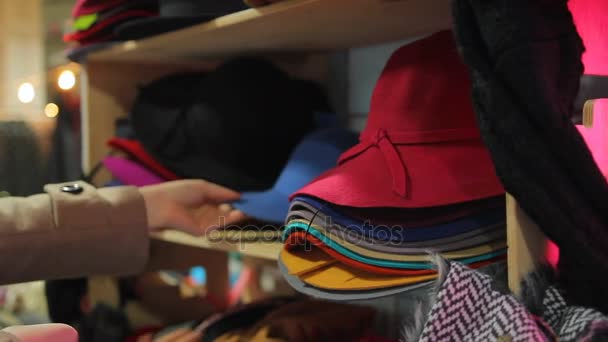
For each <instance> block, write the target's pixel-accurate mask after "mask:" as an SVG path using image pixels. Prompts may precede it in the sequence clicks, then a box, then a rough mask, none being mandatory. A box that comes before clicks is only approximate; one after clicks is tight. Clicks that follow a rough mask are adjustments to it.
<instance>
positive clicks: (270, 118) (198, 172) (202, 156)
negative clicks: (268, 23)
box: [131, 57, 330, 192]
mask: <svg viewBox="0 0 608 342" xmlns="http://www.w3.org/2000/svg"><path fill="white" fill-rule="evenodd" d="M296 84H297V82H296V81H295V80H294V79H293V78H291V77H290V76H289V75H287V74H286V73H285V72H283V71H282V70H281V69H279V68H278V67H276V66H275V65H273V64H272V63H270V62H268V61H266V60H263V59H258V58H253V57H242V58H237V59H233V60H229V61H227V62H225V63H223V64H221V65H220V66H219V67H218V68H216V69H214V70H212V71H210V72H208V73H185V74H173V75H169V76H166V77H163V78H161V79H158V80H156V81H154V82H152V83H150V84H148V85H145V86H143V87H141V88H140V90H139V94H138V95H137V98H136V101H135V104H134V105H133V108H132V110H131V123H132V126H133V129H134V131H135V134H136V137H137V139H138V140H139V141H140V142H141V144H142V146H143V147H144V148H145V150H146V151H147V152H148V153H149V154H150V155H151V156H152V157H153V158H154V159H155V160H157V161H158V162H159V163H160V164H162V165H163V166H164V167H165V168H167V169H168V170H170V171H171V172H173V173H174V174H176V175H177V176H179V177H181V178H198V179H205V180H207V181H210V182H213V183H216V184H219V185H222V186H225V187H228V188H230V189H233V190H236V191H239V192H243V191H263V190H268V189H270V188H271V187H272V186H273V185H274V183H275V182H276V180H277V178H278V177H279V175H280V173H281V171H282V170H283V168H284V167H285V165H286V163H287V161H288V159H289V155H290V154H291V152H292V150H293V149H294V148H295V146H296V145H297V144H298V143H299V142H300V141H301V140H302V138H303V137H304V136H305V135H307V134H308V133H310V132H312V131H313V130H314V129H315V125H316V124H315V112H330V110H329V109H328V108H314V107H317V104H321V105H323V103H322V102H323V101H321V102H319V101H318V97H319V94H318V92H317V91H316V90H315V91H310V92H309V91H302V89H308V88H307V87H305V88H303V87H301V86H296Z"/></svg>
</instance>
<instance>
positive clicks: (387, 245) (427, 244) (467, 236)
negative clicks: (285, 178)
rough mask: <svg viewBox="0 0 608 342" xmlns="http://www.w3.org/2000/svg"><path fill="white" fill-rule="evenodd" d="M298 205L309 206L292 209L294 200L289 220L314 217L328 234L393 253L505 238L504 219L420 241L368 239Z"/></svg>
mask: <svg viewBox="0 0 608 342" xmlns="http://www.w3.org/2000/svg"><path fill="white" fill-rule="evenodd" d="M295 204H296V205H297V206H299V207H305V208H308V210H305V209H303V210H293V209H292V208H293V206H294V202H292V207H291V209H290V211H289V216H288V218H289V220H295V219H303V220H305V221H307V222H310V221H311V220H312V222H313V224H316V225H318V226H319V227H321V228H323V229H324V230H326V231H327V232H328V233H329V234H332V235H336V236H340V237H343V238H344V239H345V240H347V241H350V242H351V243H355V244H358V245H360V246H361V247H364V248H367V249H370V250H375V251H378V252H384V253H392V254H422V253H426V254H428V251H433V252H448V251H453V250H457V249H465V248H469V247H473V246H477V245H481V244H484V243H488V242H491V241H496V240H500V239H503V240H504V239H505V238H506V229H505V228H504V223H503V224H500V225H497V226H496V229H490V230H489V229H487V228H486V227H484V228H479V229H476V230H472V231H469V232H466V233H463V234H458V235H451V236H449V237H446V238H439V239H434V240H425V241H417V242H406V243H403V242H394V241H391V242H386V241H378V240H374V239H367V238H365V237H362V236H361V235H359V234H356V232H354V231H349V230H347V229H346V228H344V227H341V226H340V225H338V224H333V225H331V226H326V225H325V223H326V222H327V221H326V219H325V217H324V216H323V215H319V213H317V214H316V215H315V212H316V209H314V207H312V206H310V205H309V204H308V203H304V202H298V203H295Z"/></svg>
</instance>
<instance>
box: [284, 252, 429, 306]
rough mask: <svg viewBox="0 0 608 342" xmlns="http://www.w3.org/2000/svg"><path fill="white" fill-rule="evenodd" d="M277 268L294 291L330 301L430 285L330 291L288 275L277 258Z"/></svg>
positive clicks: (395, 293) (370, 296)
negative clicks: (373, 289)
mask: <svg viewBox="0 0 608 342" xmlns="http://www.w3.org/2000/svg"><path fill="white" fill-rule="evenodd" d="M278 264H279V270H280V271H281V274H282V275H283V278H284V279H285V281H287V283H288V284H289V285H290V286H291V287H293V288H294V289H295V290H296V291H298V292H300V293H303V294H305V295H309V296H311V297H314V298H319V299H326V300H332V301H357V300H367V299H377V298H382V297H388V296H394V295H397V294H399V293H403V292H410V291H414V290H417V289H422V291H425V292H426V291H428V288H429V287H430V286H431V285H432V282H426V283H420V284H415V285H407V286H397V287H392V288H387V289H379V290H375V291H332V290H324V289H320V288H317V287H314V286H310V285H308V284H306V283H305V282H303V281H301V280H300V279H299V278H298V277H296V276H293V275H290V274H289V271H288V270H287V267H286V266H285V264H284V263H283V261H282V260H281V258H279V262H278Z"/></svg>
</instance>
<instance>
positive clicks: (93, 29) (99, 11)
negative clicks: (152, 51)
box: [63, 0, 158, 62]
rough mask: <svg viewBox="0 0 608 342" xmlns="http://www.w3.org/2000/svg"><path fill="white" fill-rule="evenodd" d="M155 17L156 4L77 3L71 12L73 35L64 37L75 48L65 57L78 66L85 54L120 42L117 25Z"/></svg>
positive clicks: (121, 0)
mask: <svg viewBox="0 0 608 342" xmlns="http://www.w3.org/2000/svg"><path fill="white" fill-rule="evenodd" d="M157 14H158V4H157V2H156V1H153V0H134V1H127V0H111V1H101V0H78V1H77V2H76V4H75V5H74V8H73V9H72V31H71V32H69V33H67V34H65V35H64V37H63V39H64V41H66V42H68V43H73V44H74V45H75V47H73V48H71V49H69V50H68V51H67V56H68V58H69V59H71V60H73V61H76V62H79V61H81V60H82V58H83V57H84V56H86V55H87V54H88V53H90V52H92V51H95V50H97V49H101V48H105V47H107V46H108V45H109V44H111V42H113V41H116V40H119V39H118V37H117V36H116V35H115V34H114V30H115V29H116V28H117V27H118V26H119V25H120V24H124V23H126V22H129V21H132V20H137V19H141V18H148V17H154V16H156V15H157Z"/></svg>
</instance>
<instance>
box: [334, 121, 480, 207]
mask: <svg viewBox="0 0 608 342" xmlns="http://www.w3.org/2000/svg"><path fill="white" fill-rule="evenodd" d="M477 139H480V133H479V130H477V129H473V128H464V129H445V130H432V131H393V132H388V131H387V130H385V129H382V128H380V129H377V130H376V131H371V132H370V131H369V130H366V131H365V132H363V133H362V134H361V136H360V138H359V140H360V142H359V144H357V145H356V146H354V147H352V148H351V149H349V150H347V151H346V152H344V153H343V154H342V155H341V156H340V158H339V159H338V164H342V163H344V162H346V161H347V160H349V159H351V158H354V157H356V156H357V155H359V154H361V153H363V152H365V151H366V150H368V149H370V148H378V149H379V150H380V152H381V153H382V156H383V158H384V161H385V163H386V166H387V168H388V169H389V171H390V174H391V177H392V179H393V192H395V193H396V194H397V195H398V196H401V197H404V198H407V197H408V196H409V184H410V179H409V175H408V172H407V167H406V165H405V163H404V162H403V160H402V159H401V155H400V154H399V151H398V150H397V148H396V147H395V145H416V144H428V143H439V142H449V141H467V140H477Z"/></svg>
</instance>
